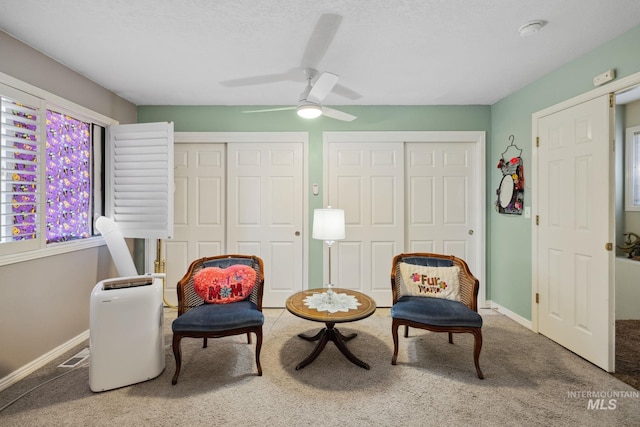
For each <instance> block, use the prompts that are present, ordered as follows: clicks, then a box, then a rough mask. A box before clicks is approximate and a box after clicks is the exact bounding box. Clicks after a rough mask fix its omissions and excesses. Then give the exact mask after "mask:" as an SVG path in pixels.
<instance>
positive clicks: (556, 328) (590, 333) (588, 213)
mask: <svg viewBox="0 0 640 427" xmlns="http://www.w3.org/2000/svg"><path fill="white" fill-rule="evenodd" d="M610 111H611V109H610V106H609V96H608V95H605V96H601V97H599V98H596V99H593V100H590V101H587V102H583V103H581V104H579V105H576V106H573V107H570V108H567V109H565V110H562V111H559V112H556V113H553V114H550V115H547V116H544V117H541V118H540V119H539V120H538V121H537V135H538V138H539V148H537V156H538V166H537V169H538V171H537V177H538V185H537V199H538V208H537V212H538V215H537V218H538V219H537V220H538V223H539V225H538V226H537V227H536V228H535V232H537V253H536V254H535V256H536V261H537V262H534V266H533V268H534V269H536V273H535V275H534V277H537V284H536V286H535V287H536V288H537V292H538V293H539V304H538V305H537V319H538V328H539V331H540V333H542V334H544V335H546V336H548V337H549V338H551V339H552V340H554V341H556V342H558V343H559V344H561V345H563V346H564V347H566V348H568V349H569V350H571V351H573V352H575V353H577V354H578V355H580V356H582V357H584V358H585V359H587V360H589V361H591V362H592V363H594V364H596V365H597V366H600V367H601V368H603V369H606V370H608V371H611V370H612V369H613V362H614V361H613V357H612V354H613V351H612V348H613V339H614V336H613V320H612V319H613V312H612V311H613V309H612V307H613V301H612V298H613V293H612V292H611V289H612V287H611V269H612V264H613V254H614V252H612V251H610V250H607V249H606V244H607V243H608V242H613V235H612V231H611V229H612V227H611V223H612V221H613V215H612V212H611V211H612V209H613V206H614V205H613V204H612V203H610V182H611V181H610V161H611V160H610V159H611V155H612V154H611V153H612V144H611V143H610Z"/></svg>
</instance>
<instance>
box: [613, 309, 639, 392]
mask: <svg viewBox="0 0 640 427" xmlns="http://www.w3.org/2000/svg"><path fill="white" fill-rule="evenodd" d="M613 375H614V376H615V377H616V378H618V379H619V380H621V381H624V382H625V383H627V384H629V385H630V386H632V387H634V388H635V389H636V390H640V320H616V372H615V373H614V374H613Z"/></svg>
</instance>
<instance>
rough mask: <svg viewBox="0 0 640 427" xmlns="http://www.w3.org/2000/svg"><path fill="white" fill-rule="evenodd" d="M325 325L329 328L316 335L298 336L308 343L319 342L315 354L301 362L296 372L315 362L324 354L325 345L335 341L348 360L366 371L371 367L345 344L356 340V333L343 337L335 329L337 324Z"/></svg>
mask: <svg viewBox="0 0 640 427" xmlns="http://www.w3.org/2000/svg"><path fill="white" fill-rule="evenodd" d="M325 325H326V326H327V327H326V328H323V329H322V330H321V331H320V332H318V333H317V334H315V335H305V334H299V335H298V336H299V337H300V338H302V339H305V340H307V341H318V343H317V344H316V346H315V348H314V349H313V352H312V353H311V354H310V355H309V356H307V358H306V359H304V360H303V361H302V362H300V363H299V364H298V366H296V371H297V370H298V369H302V368H304V367H305V366H307V365H308V364H309V363H311V362H313V361H314V360H315V359H316V357H318V355H319V354H320V353H321V352H322V349H323V348H324V346H325V345H327V342H328V341H333V342H334V343H335V344H336V347H338V350H340V352H341V353H342V354H344V355H345V356H346V357H347V359H349V360H350V361H351V362H352V363H354V364H356V365H358V366H360V367H363V368H364V369H369V365H368V364H367V363H365V362H363V361H362V360H360V359H358V358H357V357H356V356H354V355H353V353H351V352H350V351H349V349H348V348H347V345H346V344H345V342H347V341H349V340H351V339H353V338H355V337H356V336H357V335H358V334H355V333H354V334H350V335H346V336H345V335H342V334H341V333H340V331H338V330H337V329H336V328H335V327H334V326H335V323H325Z"/></svg>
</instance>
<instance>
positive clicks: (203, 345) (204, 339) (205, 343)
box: [202, 338, 208, 348]
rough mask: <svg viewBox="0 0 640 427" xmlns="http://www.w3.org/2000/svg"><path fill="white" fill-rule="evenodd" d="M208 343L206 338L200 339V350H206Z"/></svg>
mask: <svg viewBox="0 0 640 427" xmlns="http://www.w3.org/2000/svg"><path fill="white" fill-rule="evenodd" d="M207 344H208V341H207V339H206V338H202V348H207Z"/></svg>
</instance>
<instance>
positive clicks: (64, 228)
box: [46, 110, 91, 243]
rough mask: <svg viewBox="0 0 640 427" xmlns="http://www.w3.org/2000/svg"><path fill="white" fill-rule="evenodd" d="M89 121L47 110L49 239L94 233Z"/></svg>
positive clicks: (74, 237) (65, 239)
mask: <svg viewBox="0 0 640 427" xmlns="http://www.w3.org/2000/svg"><path fill="white" fill-rule="evenodd" d="M90 154H91V133H90V131H89V124H88V123H84V122H81V121H80V120H77V119H74V118H72V117H69V116H66V115H64V114H60V113H56V112H53V111H50V110H47V172H46V174H47V181H46V187H47V191H46V194H47V195H46V197H47V203H46V212H47V243H51V242H63V241H67V240H73V239H80V238H85V237H90V235H91V227H90V223H91V212H90V210H91V180H90V178H91V170H90V164H91V162H90Z"/></svg>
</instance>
